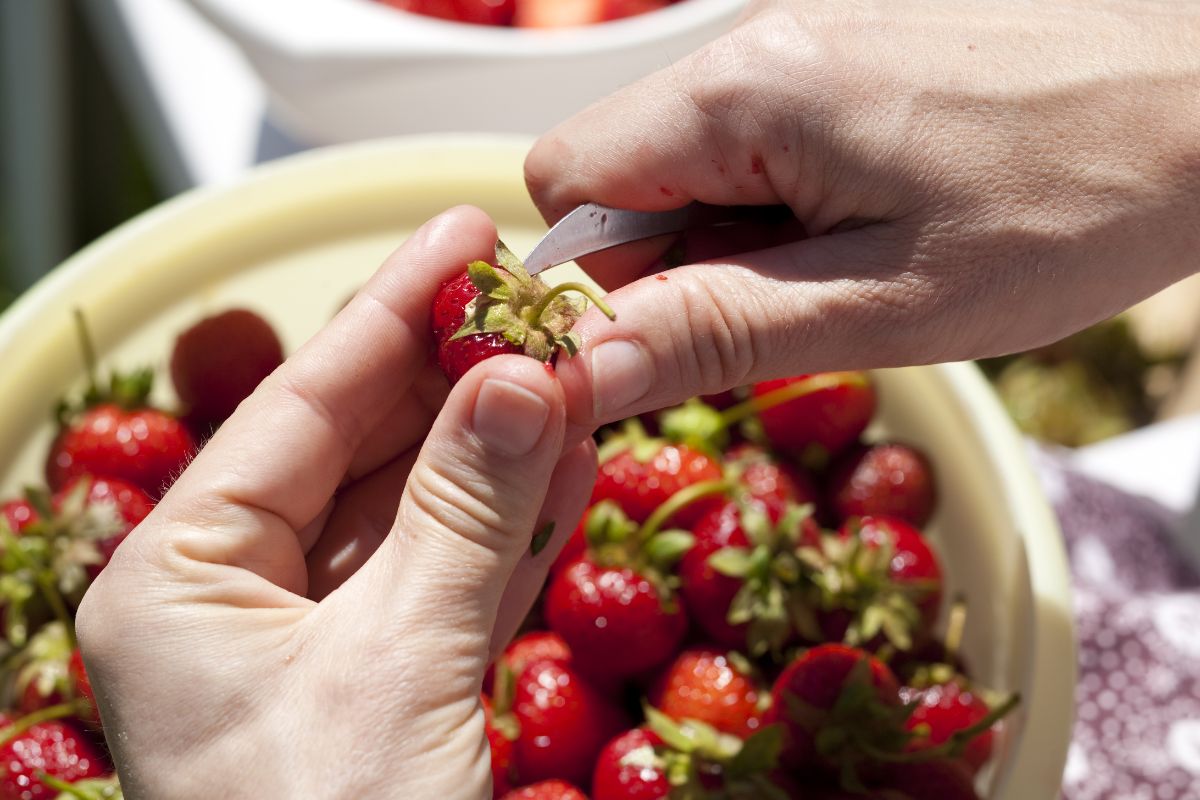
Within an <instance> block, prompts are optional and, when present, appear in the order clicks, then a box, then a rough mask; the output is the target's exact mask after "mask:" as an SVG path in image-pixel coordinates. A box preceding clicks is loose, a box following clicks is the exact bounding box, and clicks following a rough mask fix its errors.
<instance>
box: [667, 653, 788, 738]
mask: <svg viewBox="0 0 1200 800" xmlns="http://www.w3.org/2000/svg"><path fill="white" fill-rule="evenodd" d="M765 699H766V698H765V696H763V695H761V694H760V693H759V690H758V687H757V686H756V685H755V682H754V679H753V678H752V677H751V676H750V675H749V674H747V673H746V672H744V671H743V669H742V668H739V667H738V666H737V664H736V662H735V661H731V660H730V657H729V656H727V655H725V654H724V653H722V652H720V651H719V650H714V649H712V648H693V649H690V650H684V651H683V652H682V653H680V654H679V655H678V656H676V658H675V660H674V661H673V662H672V663H671V664H670V666H668V667H667V669H666V671H665V672H663V674H662V675H661V676H660V677H659V679H658V681H657V682H656V683H655V685H654V688H653V689H652V690H651V692H650V702H651V703H653V704H654V705H655V706H656V707H657V708H658V710H659V711H662V712H663V713H664V714H666V715H667V716H668V717H671V718H672V719H674V720H677V721H682V720H685V719H693V720H699V721H700V722H705V723H707V724H709V725H711V726H713V727H714V728H716V729H717V730H719V731H721V732H723V733H731V734H733V735H734V736H738V737H740V738H742V739H745V738H747V737H749V736H750V735H751V734H752V733H754V732H755V731H756V730H758V729H759V727H760V726H761V725H762V708H761V706H762V705H763V703H762V701H764V700H765Z"/></svg>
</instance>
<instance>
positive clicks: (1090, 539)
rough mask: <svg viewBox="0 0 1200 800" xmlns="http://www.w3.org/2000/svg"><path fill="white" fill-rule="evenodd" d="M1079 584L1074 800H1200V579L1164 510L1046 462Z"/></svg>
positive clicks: (1051, 459)
mask: <svg viewBox="0 0 1200 800" xmlns="http://www.w3.org/2000/svg"><path fill="white" fill-rule="evenodd" d="M1035 458H1036V462H1037V465H1038V467H1039V470H1040V472H1041V475H1042V484H1043V486H1044V487H1045V488H1046V490H1047V494H1048V495H1049V497H1050V500H1051V502H1052V503H1053V505H1054V507H1055V510H1056V511H1057V512H1058V517H1059V522H1060V523H1061V525H1062V528H1063V534H1064V536H1065V538H1066V542H1067V551H1068V554H1069V556H1070V562H1071V572H1072V573H1073V576H1074V581H1075V583H1074V601H1075V622H1076V626H1077V633H1078V636H1079V685H1078V686H1077V687H1076V702H1077V719H1076V724H1075V733H1074V739H1073V741H1072V744H1071V750H1070V755H1069V757H1068V760H1067V767H1066V772H1065V774H1064V776H1063V797H1064V798H1065V800H1200V574H1197V572H1196V570H1195V569H1194V568H1193V566H1192V565H1190V564H1189V563H1188V562H1187V561H1185V559H1184V557H1183V554H1182V553H1181V552H1180V551H1179V549H1178V548H1177V547H1176V545H1175V540H1174V538H1173V534H1172V525H1173V524H1174V523H1175V520H1173V519H1172V518H1171V516H1170V515H1169V514H1168V513H1167V512H1166V511H1165V510H1164V509H1163V508H1161V507H1160V506H1158V505H1157V504H1155V503H1153V502H1152V501H1150V500H1147V499H1145V498H1141V497H1136V496H1134V495H1129V494H1126V493H1124V492H1121V491H1120V490H1118V489H1115V488H1113V487H1111V486H1108V485H1107V484H1103V483H1099V482H1096V481H1094V480H1092V479H1089V478H1086V477H1083V476H1081V475H1078V474H1076V473H1072V472H1071V471H1070V468H1069V467H1067V466H1065V462H1064V461H1062V460H1060V459H1058V458H1057V457H1055V456H1054V455H1053V454H1050V453H1048V452H1045V451H1040V452H1037V453H1035Z"/></svg>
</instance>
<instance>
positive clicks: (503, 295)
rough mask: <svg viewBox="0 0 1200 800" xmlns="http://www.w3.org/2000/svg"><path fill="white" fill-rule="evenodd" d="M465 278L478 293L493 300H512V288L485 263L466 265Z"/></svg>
mask: <svg viewBox="0 0 1200 800" xmlns="http://www.w3.org/2000/svg"><path fill="white" fill-rule="evenodd" d="M467 276H468V277H469V278H470V279H471V283H472V285H474V287H475V288H476V289H478V290H479V293H480V294H482V295H486V296H487V297H490V298H492V299H494V300H510V299H512V296H513V292H512V288H511V287H510V286H509V285H508V281H507V280H505V276H504V275H503V274H501V272H500V270H498V269H496V268H495V267H493V266H492V265H491V264H489V263H487V262H486V261H472V262H471V263H470V264H468V265H467Z"/></svg>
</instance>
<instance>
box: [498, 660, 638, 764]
mask: <svg viewBox="0 0 1200 800" xmlns="http://www.w3.org/2000/svg"><path fill="white" fill-rule="evenodd" d="M512 711H513V714H514V716H515V717H516V719H517V723H518V724H519V725H520V735H519V736H518V737H517V740H516V742H515V743H514V747H513V756H514V761H515V762H516V766H517V774H518V776H520V778H521V780H522V781H527V782H533V781H540V780H548V779H550V778H561V779H563V780H568V781H573V782H575V783H578V784H582V783H585V782H586V781H587V779H588V777H589V776H590V775H591V773H592V765H593V764H594V763H595V760H596V755H597V754H598V753H599V752H600V749H601V748H602V747H604V743H605V742H607V741H608V740H609V739H610V738H612V736H614V735H615V734H616V733H617V732H618V731H620V730H621V729H622V728H624V727H626V724H627V723H626V720H625V717H624V714H623V713H622V712H621V710H620V709H619V708H617V707H616V706H615V705H613V704H612V703H610V702H609V701H608V700H607V699H606V698H605V697H604V696H603V695H602V694H600V692H599V691H597V690H596V689H595V688H593V687H592V686H591V684H589V683H588V682H587V681H586V680H584V679H583V678H582V677H580V675H579V674H578V673H577V672H576V671H575V670H574V669H573V668H572V667H570V666H567V665H565V664H561V663H559V662H557V661H551V660H541V661H534V662H532V663H530V664H528V665H527V666H526V667H525V670H524V672H522V673H521V675H520V676H519V677H518V678H517V681H516V687H515V695H514V699H513V705H512Z"/></svg>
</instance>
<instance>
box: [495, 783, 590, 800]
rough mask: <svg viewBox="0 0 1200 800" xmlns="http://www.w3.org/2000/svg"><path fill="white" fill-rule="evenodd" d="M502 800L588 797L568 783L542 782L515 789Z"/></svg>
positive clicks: (570, 799)
mask: <svg viewBox="0 0 1200 800" xmlns="http://www.w3.org/2000/svg"><path fill="white" fill-rule="evenodd" d="M500 800H587V796H586V795H585V794H584V793H583V792H581V791H579V790H578V789H576V788H575V787H574V786H572V785H571V784H569V783H567V782H566V781H542V782H541V783H535V784H533V785H531V786H523V787H522V788H520V789H513V790H512V791H511V792H509V793H508V794H506V795H504V797H502V798H501V799H500Z"/></svg>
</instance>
